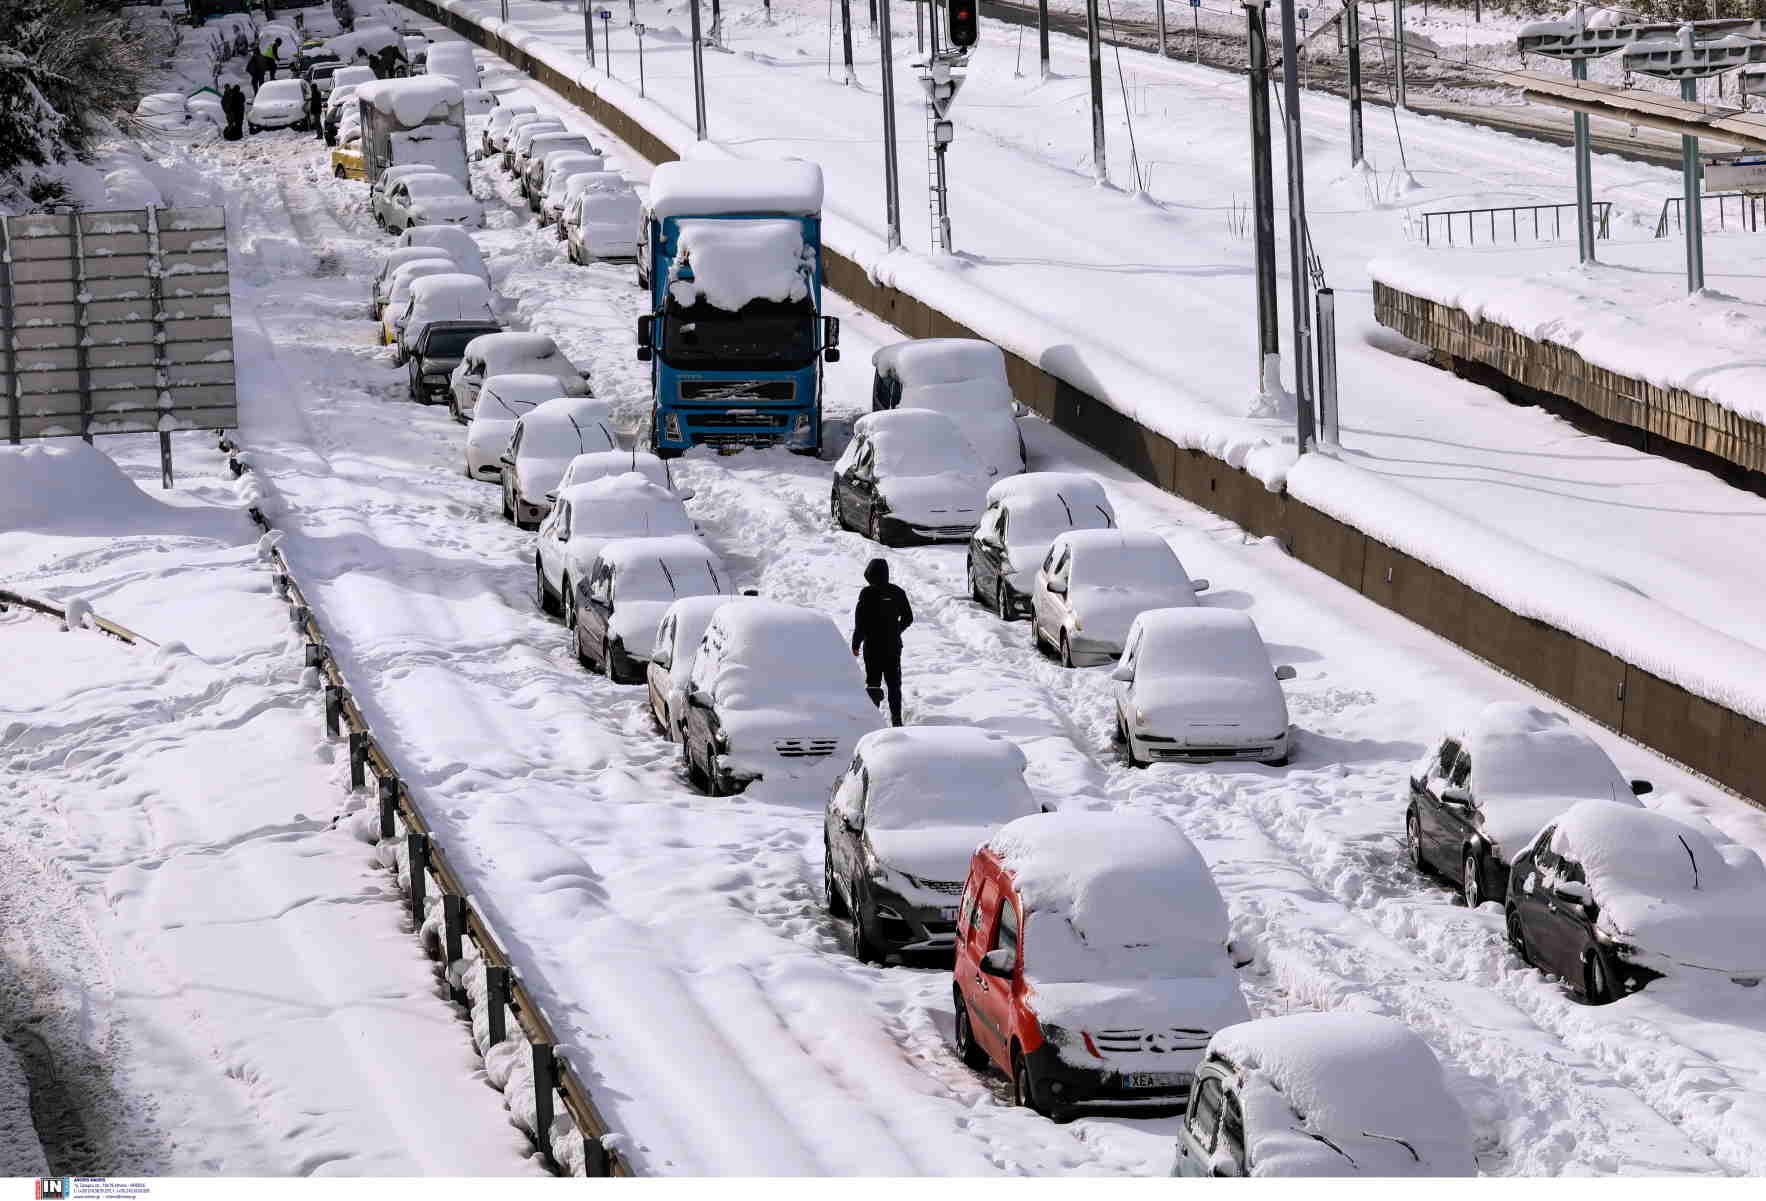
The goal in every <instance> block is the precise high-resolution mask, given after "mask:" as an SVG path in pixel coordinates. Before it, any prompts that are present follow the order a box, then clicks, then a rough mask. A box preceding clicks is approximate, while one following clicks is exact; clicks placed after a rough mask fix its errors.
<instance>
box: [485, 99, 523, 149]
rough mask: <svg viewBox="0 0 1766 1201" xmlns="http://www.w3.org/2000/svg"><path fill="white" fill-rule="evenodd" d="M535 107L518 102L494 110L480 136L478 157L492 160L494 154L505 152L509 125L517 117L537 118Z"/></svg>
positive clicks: (502, 105) (501, 105)
mask: <svg viewBox="0 0 1766 1201" xmlns="http://www.w3.org/2000/svg"><path fill="white" fill-rule="evenodd" d="M536 115H537V113H536V111H535V109H534V106H533V105H531V104H529V103H527V102H526V101H525V100H517V101H513V102H506V103H503V104H499V105H497V107H496V108H495V109H494V110H492V112H491V115H490V119H489V120H488V121H486V122H485V127H484V131H483V132H482V133H481V134H480V135H479V145H478V157H480V158H490V157H491V156H492V155H493V154H501V153H502V152H503V145H504V138H505V137H506V135H507V134H508V131H509V124H510V122H512V121H514V120H515V118H517V117H531V116H536Z"/></svg>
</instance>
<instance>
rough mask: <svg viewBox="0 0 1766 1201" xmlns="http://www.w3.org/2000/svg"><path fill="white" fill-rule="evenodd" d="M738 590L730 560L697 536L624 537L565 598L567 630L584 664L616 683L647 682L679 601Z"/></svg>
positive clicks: (597, 558)
mask: <svg viewBox="0 0 1766 1201" xmlns="http://www.w3.org/2000/svg"><path fill="white" fill-rule="evenodd" d="M732 592H734V589H733V588H731V586H730V576H729V572H728V570H727V569H726V568H725V567H724V561H723V560H722V559H721V558H719V557H718V555H717V552H716V551H714V550H712V549H711V548H710V547H709V546H707V545H705V543H703V542H701V541H699V539H697V538H693V537H689V536H687V535H685V534H678V535H675V536H673V537H668V538H620V539H617V540H615V541H613V542H609V543H608V544H607V545H605V546H603V547H602V548H601V551H600V553H599V554H597V555H596V556H595V560H594V562H592V563H590V564H589V570H588V574H587V576H586V578H585V579H584V580H583V582H582V584H580V585H579V586H577V587H576V588H575V590H574V591H572V592H567V593H565V594H564V626H565V628H566V629H568V630H569V631H570V646H571V650H572V651H573V652H574V653H575V654H576V658H577V662H579V663H581V664H582V665H583V666H585V667H588V666H591V665H598V666H599V669H600V671H601V672H602V673H603V674H604V675H606V677H607V678H608V679H609V680H611V681H612V682H613V683H615V684H642V683H644V677H645V672H646V671H647V670H648V668H649V665H650V655H651V652H652V651H654V650H655V649H656V630H657V627H658V626H660V625H661V624H662V615H663V613H664V612H665V611H667V609H668V607H669V606H670V605H671V604H673V603H674V602H675V601H677V600H680V599H682V598H683V597H689V596H724V597H727V596H729V595H731V594H732Z"/></svg>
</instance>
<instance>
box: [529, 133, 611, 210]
mask: <svg viewBox="0 0 1766 1201" xmlns="http://www.w3.org/2000/svg"><path fill="white" fill-rule="evenodd" d="M509 148H510V150H511V151H513V159H512V170H513V171H514V173H515V184H516V190H517V191H519V192H520V193H521V194H522V195H523V196H529V194H530V192H531V188H532V185H533V183H534V177H533V172H534V170H535V169H536V168H538V167H539V165H540V164H541V162H543V161H544V158H545V156H546V155H547V154H548V153H550V152H551V151H554V150H575V151H577V152H578V153H580V154H594V153H595V145H594V143H593V142H591V141H589V139H588V138H586V137H584V136H583V135H582V134H580V133H573V132H572V131H570V130H569V129H566V128H564V127H563V126H562V123H561V124H560V127H559V128H557V129H547V128H545V122H543V121H536V122H534V123H533V124H531V125H525V126H523V127H522V128H521V129H519V130H517V131H516V134H515V137H514V138H513V139H511V140H510V143H509ZM528 207H529V208H532V207H533V204H532V201H531V200H530V201H529V203H528Z"/></svg>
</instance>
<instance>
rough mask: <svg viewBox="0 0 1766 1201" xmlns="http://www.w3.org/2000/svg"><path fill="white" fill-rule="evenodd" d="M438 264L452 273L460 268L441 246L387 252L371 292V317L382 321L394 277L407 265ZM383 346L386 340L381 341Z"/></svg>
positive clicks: (414, 247) (399, 247) (398, 249)
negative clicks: (382, 313)
mask: <svg viewBox="0 0 1766 1201" xmlns="http://www.w3.org/2000/svg"><path fill="white" fill-rule="evenodd" d="M429 262H433V263H437V264H439V265H441V266H444V267H447V268H448V269H449V270H451V271H458V270H460V267H459V266H457V265H456V264H455V262H454V259H453V257H452V256H451V255H449V254H448V252H447V251H445V250H443V249H442V248H441V247H439V246H395V247H393V248H392V249H391V250H389V251H387V252H386V255H385V256H384V257H383V258H382V259H381V260H380V270H379V271H378V272H377V273H376V274H375V276H374V286H373V288H372V290H371V292H370V300H369V305H368V308H369V315H370V316H371V317H372V318H373V319H374V320H376V321H379V320H380V319H381V312H382V310H383V309H385V308H386V303H387V301H388V300H390V299H391V298H392V284H393V276H394V274H395V273H396V272H397V271H398V269H399V268H400V267H403V266H404V265H405V264H406V263H429ZM381 341H382V344H384V343H385V339H384V338H383V339H381Z"/></svg>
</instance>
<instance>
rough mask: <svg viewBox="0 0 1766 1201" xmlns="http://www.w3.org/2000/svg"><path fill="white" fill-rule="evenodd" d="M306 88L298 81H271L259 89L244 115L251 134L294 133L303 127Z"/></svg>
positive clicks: (305, 109) (302, 82)
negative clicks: (285, 131) (268, 131)
mask: <svg viewBox="0 0 1766 1201" xmlns="http://www.w3.org/2000/svg"><path fill="white" fill-rule="evenodd" d="M306 120H307V85H306V83H305V82H304V81H302V80H299V79H272V80H270V81H269V82H268V83H266V84H264V86H263V87H261V88H259V89H258V92H257V95H255V96H253V97H252V98H251V107H250V108H248V109H246V111H245V123H246V125H247V127H249V129H250V130H251V132H252V133H257V132H258V131H259V130H260V129H293V128H296V127H297V126H300V125H304V124H306Z"/></svg>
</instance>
